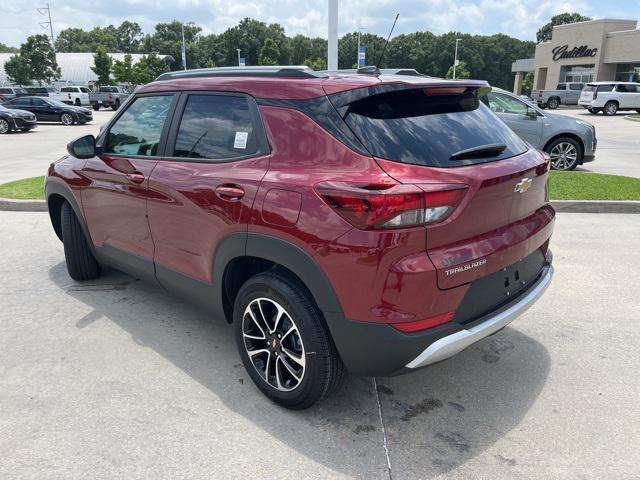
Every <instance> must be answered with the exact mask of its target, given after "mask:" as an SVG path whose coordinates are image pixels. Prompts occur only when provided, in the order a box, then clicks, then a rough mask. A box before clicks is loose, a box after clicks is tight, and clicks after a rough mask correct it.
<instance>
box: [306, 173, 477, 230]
mask: <svg viewBox="0 0 640 480" xmlns="http://www.w3.org/2000/svg"><path fill="white" fill-rule="evenodd" d="M316 191H317V193H318V195H319V196H320V198H322V200H324V202H325V203H326V204H327V205H329V206H330V207H331V208H332V209H334V210H335V211H336V213H338V214H339V215H340V216H341V217H342V218H344V219H345V220H346V221H347V222H349V223H350V224H352V225H353V226H355V227H357V228H360V229H362V230H372V229H394V228H408V227H415V226H419V225H431V224H434V223H438V222H441V221H443V220H445V219H446V218H447V217H448V216H449V215H451V213H452V212H453V211H454V210H455V208H456V207H457V206H458V205H459V204H460V201H461V200H462V198H463V197H464V194H465V193H466V191H467V186H466V185H451V184H435V185H421V186H418V185H398V184H396V185H390V184H374V185H354V184H350V183H346V182H325V183H321V184H318V185H316Z"/></svg>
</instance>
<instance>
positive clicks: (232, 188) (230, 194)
mask: <svg viewBox="0 0 640 480" xmlns="http://www.w3.org/2000/svg"><path fill="white" fill-rule="evenodd" d="M216 195H218V197H220V198H221V199H222V200H227V201H229V202H237V201H238V200H240V199H241V198H242V197H244V190H243V189H242V188H241V187H239V186H237V185H220V186H219V187H216Z"/></svg>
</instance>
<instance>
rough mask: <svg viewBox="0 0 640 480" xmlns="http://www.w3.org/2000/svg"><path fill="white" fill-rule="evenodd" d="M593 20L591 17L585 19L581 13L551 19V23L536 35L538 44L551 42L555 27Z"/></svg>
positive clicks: (566, 14) (556, 16)
mask: <svg viewBox="0 0 640 480" xmlns="http://www.w3.org/2000/svg"><path fill="white" fill-rule="evenodd" d="M589 20H591V18H590V17H585V16H584V15H580V14H579V13H560V14H558V15H554V16H553V17H551V21H550V22H549V23H546V24H545V25H543V26H542V27H541V28H540V30H538V32H537V33H536V40H537V41H538V43H540V42H547V41H549V40H551V34H552V32H553V27H555V26H556V25H565V24H567V23H577V22H587V21H589Z"/></svg>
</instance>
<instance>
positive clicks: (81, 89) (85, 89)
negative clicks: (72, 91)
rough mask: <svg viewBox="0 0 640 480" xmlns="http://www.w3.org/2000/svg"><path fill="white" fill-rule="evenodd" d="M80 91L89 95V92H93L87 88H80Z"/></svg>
mask: <svg viewBox="0 0 640 480" xmlns="http://www.w3.org/2000/svg"><path fill="white" fill-rule="evenodd" d="M80 91H81V92H82V93H89V92H91V90H89V89H88V88H87V87H80Z"/></svg>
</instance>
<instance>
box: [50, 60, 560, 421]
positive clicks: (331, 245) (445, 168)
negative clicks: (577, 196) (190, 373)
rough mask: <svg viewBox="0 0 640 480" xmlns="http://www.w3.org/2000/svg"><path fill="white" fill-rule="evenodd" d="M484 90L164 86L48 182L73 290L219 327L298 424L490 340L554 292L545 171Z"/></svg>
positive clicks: (280, 76) (242, 83)
mask: <svg viewBox="0 0 640 480" xmlns="http://www.w3.org/2000/svg"><path fill="white" fill-rule="evenodd" d="M486 89H488V86H487V84H486V83H485V82H481V81H473V80H458V81H448V80H442V79H435V78H427V77H419V76H398V75H384V74H380V75H378V74H375V73H374V74H340V73H335V72H334V73H331V74H319V73H317V72H314V71H312V70H310V69H302V68H284V67H268V68H244V69H243V68H230V69H229V68H226V69H225V68H223V69H205V70H193V71H185V72H172V73H168V74H163V75H161V76H160V77H159V78H158V79H157V81H155V82H152V83H150V84H148V85H145V86H143V87H142V88H140V89H139V90H138V91H136V92H135V93H134V94H133V96H132V98H131V99H130V100H129V101H128V102H127V103H126V104H123V106H122V108H121V109H120V110H119V111H118V113H117V114H116V115H114V117H113V118H112V119H111V120H110V121H109V123H108V124H107V125H106V127H105V128H104V129H103V130H102V131H101V132H100V134H99V135H98V137H97V138H94V137H93V136H91V135H89V136H85V137H81V138H79V139H77V140H76V141H74V142H72V143H70V144H69V145H68V151H69V155H66V156H65V157H63V158H62V159H60V160H58V161H56V162H54V163H53V164H52V165H51V166H50V167H49V170H48V174H47V179H46V187H45V189H46V198H47V202H48V207H49V214H50V217H51V221H52V224H53V229H54V230H55V232H56V234H57V236H58V237H59V238H60V239H61V240H62V242H63V245H64V252H65V258H66V263H67V270H68V272H69V274H70V276H71V277H72V278H73V279H75V280H90V279H94V278H96V277H98V276H99V275H100V272H101V266H102V265H111V266H114V267H116V268H119V269H121V270H124V271H126V272H129V273H131V274H133V275H135V276H137V277H139V278H144V279H147V280H149V281H151V282H155V283H157V284H159V285H162V286H163V287H165V288H166V289H168V290H170V291H173V292H181V293H183V294H185V295H187V296H189V297H190V298H191V299H193V301H194V302H199V303H200V304H202V305H204V306H206V307H208V308H209V309H210V310H211V311H212V312H213V316H215V317H217V318H225V319H226V320H227V321H228V322H229V323H233V324H234V329H235V339H236V343H237V347H238V350H239V354H240V357H241V358H242V361H243V363H244V366H245V368H246V369H247V372H248V374H249V376H250V377H251V378H252V380H253V381H254V382H255V383H256V385H257V386H258V387H259V388H260V389H261V390H262V392H264V393H265V394H266V395H267V396H268V397H269V398H271V399H272V400H273V401H275V402H278V403H279V404H281V405H284V406H286V407H288V408H296V409H300V408H306V407H309V406H311V405H313V404H314V403H316V402H318V401H319V400H321V399H322V398H324V397H325V396H326V395H327V394H328V393H329V392H330V391H332V390H333V389H335V388H336V386H337V385H338V384H339V383H340V380H341V378H342V376H343V373H344V371H345V370H349V371H351V372H353V373H354V374H359V375H367V376H373V375H383V376H384V375H395V374H398V373H404V372H410V371H412V370H414V369H417V368H421V367H424V366H426V365H430V364H433V363H436V362H439V361H441V360H444V359H446V358H448V357H450V356H452V355H454V354H456V353H458V352H460V351H461V350H463V349H465V348H466V347H468V346H469V345H471V344H473V343H475V342H477V341H478V340H481V339H482V338H484V337H487V336H488V335H491V334H493V333H496V332H497V331H499V330H500V329H502V328H504V327H505V326H506V325H508V324H509V323H510V322H511V321H512V320H514V319H515V318H516V317H517V316H519V315H520V314H521V313H522V312H524V311H525V310H526V309H527V308H528V307H530V306H531V305H532V304H533V303H534V302H535V301H536V300H537V299H538V298H539V297H540V296H541V295H542V294H543V292H544V291H545V289H546V287H547V286H548V285H549V283H550V281H551V277H552V275H553V268H552V266H551V262H552V256H551V252H550V250H549V239H550V237H551V233H552V230H553V225H554V218H555V212H554V210H553V208H552V207H551V205H550V204H549V199H548V193H547V192H548V188H547V181H548V176H549V168H550V167H549V157H548V156H546V155H545V154H543V153H541V152H540V151H538V150H536V149H534V148H532V147H529V146H528V145H527V144H526V143H525V142H524V141H522V140H521V139H520V138H519V137H518V136H517V135H516V134H515V133H514V132H513V131H512V130H510V129H509V128H508V127H507V126H506V125H505V124H504V123H503V122H501V121H499V120H498V119H497V118H496V116H495V115H494V114H493V113H492V112H491V110H490V109H489V108H488V107H487V106H485V105H484V104H483V103H482V102H481V101H480V98H479V97H480V96H481V94H482V93H483V92H484V91H485V90H486Z"/></svg>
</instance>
